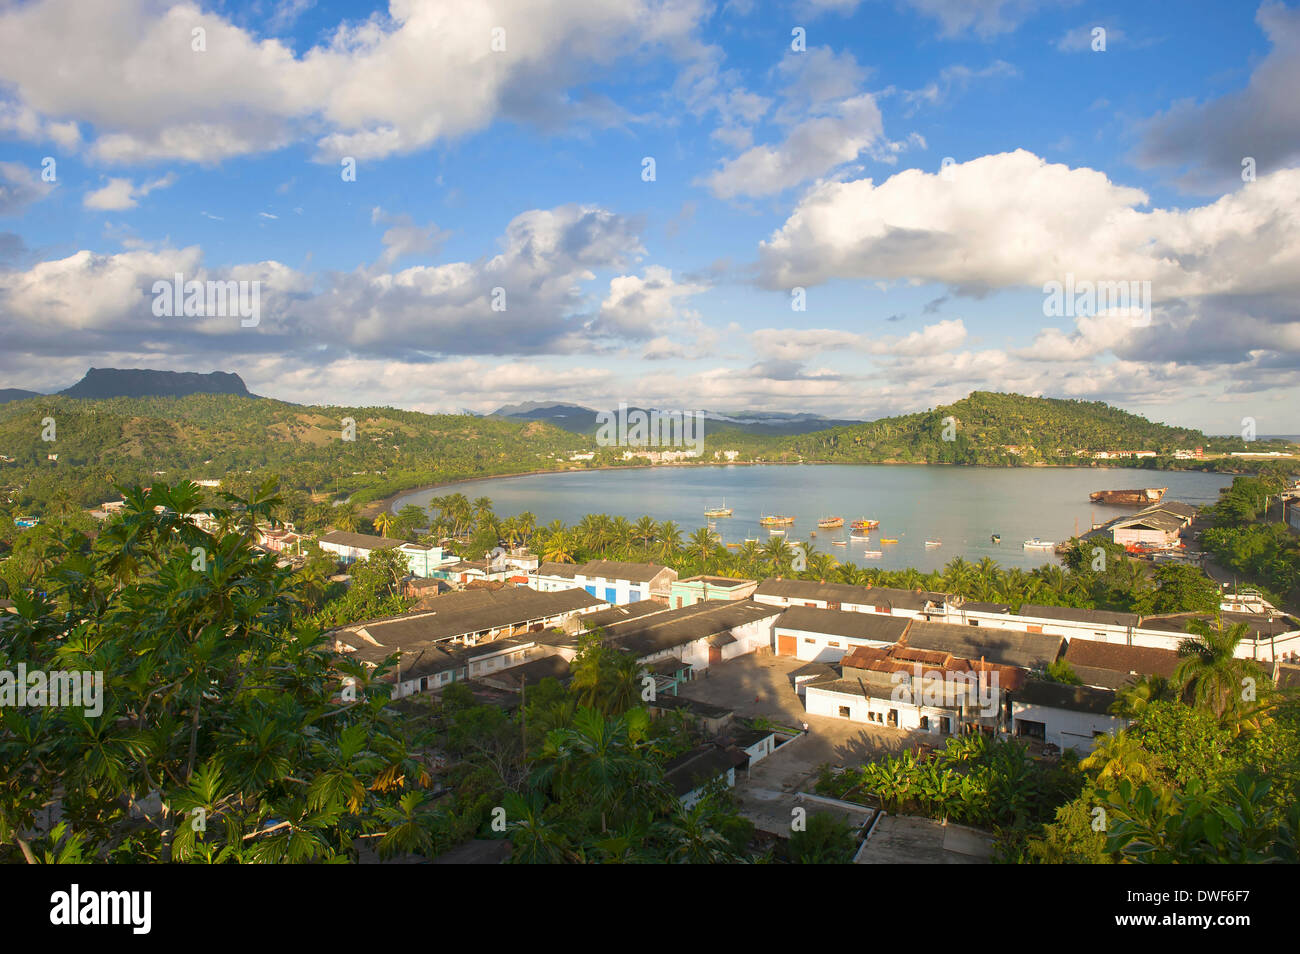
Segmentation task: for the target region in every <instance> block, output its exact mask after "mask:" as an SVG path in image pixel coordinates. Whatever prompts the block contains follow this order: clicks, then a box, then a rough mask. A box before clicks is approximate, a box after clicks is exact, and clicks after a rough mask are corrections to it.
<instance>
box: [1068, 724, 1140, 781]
mask: <svg viewBox="0 0 1300 954" xmlns="http://www.w3.org/2000/svg"><path fill="white" fill-rule="evenodd" d="M1158 765H1159V761H1158V760H1157V759H1156V758H1155V756H1153V755H1152V754H1151V753H1150V752H1148V751H1147V750H1146V749H1144V748H1143V747H1142V744H1141V743H1140V742H1138V740H1137V739H1136V738H1134V737H1133V736H1131V735H1129V733H1128V732H1125V731H1122V730H1121V731H1120V732H1117V733H1115V734H1114V735H1101V736H1098V737H1097V738H1096V739H1094V740H1093V749H1092V754H1091V755H1089V756H1088V757H1087V758H1086V759H1084V760H1083V761H1082V762H1080V763H1079V767H1080V768H1082V769H1084V770H1085V771H1089V772H1093V771H1095V772H1096V773H1097V776H1096V779H1097V783H1098V784H1099V785H1102V786H1103V787H1108V786H1109V784H1110V783H1118V782H1119V781H1120V780H1121V779H1129V780H1131V781H1132V782H1134V783H1136V784H1139V785H1140V784H1141V783H1143V782H1150V781H1154V780H1155V777H1156V768H1157V767H1158Z"/></svg>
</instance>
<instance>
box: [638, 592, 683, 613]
mask: <svg viewBox="0 0 1300 954" xmlns="http://www.w3.org/2000/svg"><path fill="white" fill-rule="evenodd" d="M638 595H640V594H638ZM677 608H678V609H681V608H682V598H681V597H680V596H679V597H677Z"/></svg>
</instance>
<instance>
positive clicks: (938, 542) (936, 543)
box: [925, 540, 943, 547]
mask: <svg viewBox="0 0 1300 954" xmlns="http://www.w3.org/2000/svg"><path fill="white" fill-rule="evenodd" d="M925 545H926V546H927V547H941V546H943V542H942V541H941V540H926V541H925Z"/></svg>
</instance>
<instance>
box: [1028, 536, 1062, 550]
mask: <svg viewBox="0 0 1300 954" xmlns="http://www.w3.org/2000/svg"><path fill="white" fill-rule="evenodd" d="M1055 547H1056V543H1055V541H1052V540H1040V539H1038V537H1034V538H1033V539H1032V540H1026V541H1025V549H1026V550H1052V549H1055Z"/></svg>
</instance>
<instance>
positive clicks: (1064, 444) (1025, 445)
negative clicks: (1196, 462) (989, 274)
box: [779, 391, 1209, 464]
mask: <svg viewBox="0 0 1300 954" xmlns="http://www.w3.org/2000/svg"><path fill="white" fill-rule="evenodd" d="M1208 440H1209V439H1208V438H1207V437H1206V436H1205V435H1204V434H1203V433H1201V432H1200V431H1197V430H1192V429H1190V428H1184V427H1170V426H1169V425H1167V424H1157V423H1153V422H1152V421H1148V420H1147V419H1146V418H1145V417H1142V416H1141V415H1138V414H1130V413H1129V412H1128V411H1123V410H1120V409H1119V408H1116V407H1111V406H1110V405H1108V404H1105V403H1103V402H1101V401H1073V400H1063V399H1060V398H1040V397H1027V396H1025V395H1023V394H1002V393H997V392H991V391H973V392H971V393H970V394H969V395H967V396H966V397H964V398H962V399H961V400H960V401H956V402H954V403H952V404H948V405H944V406H942V407H937V408H934V409H933V410H930V411H924V412H921V413H917V414H905V415H902V416H899V417H887V418H881V419H880V420H876V421H870V422H867V423H862V424H853V425H850V426H848V427H839V428H834V429H832V430H828V431H820V432H818V433H816V434H806V435H801V436H797V437H793V438H789V439H787V440H785V441H782V442H781V443H780V445H779V446H780V448H781V451H782V452H783V454H782V455H781V456H783V457H786V458H788V457H806V458H809V459H814V460H834V461H862V462H868V461H910V462H917V463H919V462H922V461H924V462H928V463H953V464H1008V463H1020V464H1029V463H1038V462H1043V461H1048V462H1064V461H1066V460H1070V461H1073V462H1077V460H1078V458H1076V457H1074V452H1075V451H1076V450H1082V451H1101V450H1151V451H1156V452H1157V453H1172V452H1173V451H1174V450H1177V449H1180V448H1192V447H1195V446H1197V445H1204V444H1207V443H1208Z"/></svg>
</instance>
